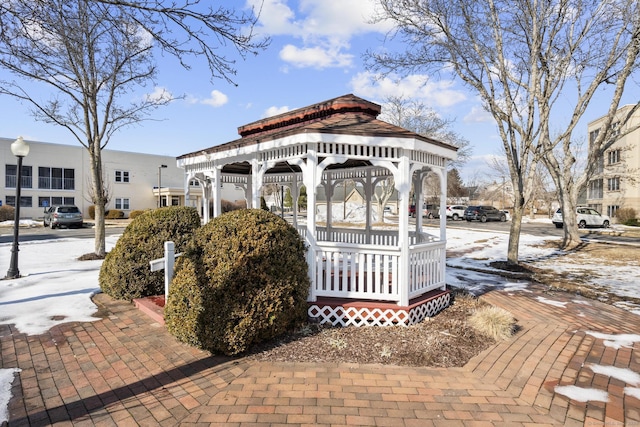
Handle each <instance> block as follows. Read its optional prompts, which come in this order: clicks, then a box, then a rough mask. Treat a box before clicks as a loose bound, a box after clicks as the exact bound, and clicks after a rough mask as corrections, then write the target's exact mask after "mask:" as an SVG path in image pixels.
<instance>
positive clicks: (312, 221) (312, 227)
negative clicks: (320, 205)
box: [299, 148, 322, 302]
mask: <svg viewBox="0 0 640 427" xmlns="http://www.w3.org/2000/svg"><path fill="white" fill-rule="evenodd" d="M299 166H300V169H302V182H303V183H304V185H305V187H307V232H306V242H307V244H308V245H309V250H308V251H307V265H308V266H309V279H310V280H311V288H310V289H309V296H308V297H307V300H308V301H310V302H315V301H317V299H318V297H317V295H316V291H315V290H316V270H317V264H316V251H317V243H316V187H317V186H318V184H319V183H320V182H319V181H320V177H321V176H322V170H321V169H320V168H319V167H318V153H317V152H316V150H314V149H312V148H309V150H308V151H307V161H306V163H303V162H300V163H299Z"/></svg>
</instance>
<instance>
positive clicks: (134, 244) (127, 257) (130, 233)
mask: <svg viewBox="0 0 640 427" xmlns="http://www.w3.org/2000/svg"><path fill="white" fill-rule="evenodd" d="M200 224H201V223H200V217H199V216H198V212H197V210H196V209H195V208H191V207H184V206H170V207H166V208H161V209H154V210H150V211H147V212H145V213H144V214H142V215H140V216H138V217H136V218H135V219H133V220H132V221H131V223H130V224H129V225H128V226H127V228H126V229H125V230H124V233H123V234H122V236H121V237H120V238H119V239H118V242H117V243H116V246H115V248H113V250H111V251H110V252H109V253H108V254H107V257H106V258H105V260H104V262H103V263H102V268H101V269H100V276H99V283H100V288H101V289H102V291H103V292H104V293H106V294H108V295H110V296H112V297H113V298H116V299H122V300H127V301H131V300H132V299H134V298H140V297H146V296H151V295H159V294H162V293H164V271H155V272H152V271H151V269H150V267H149V261H151V260H154V259H157V258H162V257H164V242H166V241H172V242H174V243H175V251H176V253H178V252H180V251H182V250H183V249H184V248H185V246H186V243H187V242H189V241H190V240H191V237H192V235H193V232H194V231H195V230H196V229H197V228H198V227H200Z"/></svg>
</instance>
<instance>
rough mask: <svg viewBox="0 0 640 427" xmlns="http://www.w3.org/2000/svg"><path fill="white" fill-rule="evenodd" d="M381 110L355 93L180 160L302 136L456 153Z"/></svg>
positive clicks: (265, 122)
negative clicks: (389, 140)
mask: <svg viewBox="0 0 640 427" xmlns="http://www.w3.org/2000/svg"><path fill="white" fill-rule="evenodd" d="M380 111H381V107H380V105H378V104H374V103H373V102H370V101H367V100H365V99H362V98H359V97H357V96H355V95H353V94H348V95H343V96H340V97H338V98H333V99H330V100H328V101H324V102H320V103H317V104H313V105H310V106H307V107H303V108H299V109H297V110H292V111H289V112H287V113H283V114H279V115H277V116H273V117H269V118H266V119H262V120H258V121H255V122H252V123H249V124H247V125H244V126H240V127H239V128H238V133H239V134H240V135H241V138H240V139H236V140H234V141H230V142H227V143H225V144H221V145H217V146H214V147H210V148H207V149H204V150H198V151H195V152H192V153H188V154H183V155H182V156H180V157H178V159H185V158H189V157H196V156H201V155H203V154H213V153H219V152H224V151H227V150H233V149H237V148H240V147H247V146H252V145H256V144H258V143H261V142H265V141H272V140H276V139H279V138H283V137H287V136H291V135H295V134H300V133H327V134H329V133H330V134H345V135H357V136H374V137H394V138H413V139H418V140H422V141H425V142H427V143H429V144H434V145H437V146H441V147H446V148H448V149H453V150H457V148H456V147H455V146H452V145H449V144H445V143H443V142H440V141H437V140H434V139H431V138H427V137H424V136H422V135H418V134H416V133H414V132H411V131H408V130H406V129H403V128H401V127H398V126H395V125H392V124H390V123H387V122H384V121H382V120H378V119H377V116H378V115H379V114H380Z"/></svg>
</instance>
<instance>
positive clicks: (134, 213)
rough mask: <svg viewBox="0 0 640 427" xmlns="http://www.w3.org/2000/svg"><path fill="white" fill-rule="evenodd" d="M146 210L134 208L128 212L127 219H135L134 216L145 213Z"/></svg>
mask: <svg viewBox="0 0 640 427" xmlns="http://www.w3.org/2000/svg"><path fill="white" fill-rule="evenodd" d="M145 212H146V211H141V210H134V211H131V212H129V219H135V218H136V217H138V216H140V215H142V214H143V213H145Z"/></svg>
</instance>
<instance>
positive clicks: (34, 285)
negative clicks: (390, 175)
mask: <svg viewBox="0 0 640 427" xmlns="http://www.w3.org/2000/svg"><path fill="white" fill-rule="evenodd" d="M347 207H348V213H347V218H346V221H354V222H360V221H362V218H363V212H362V210H361V209H356V208H354V207H352V206H347ZM342 208H343V207H342V206H334V221H336V222H338V221H345V219H343V218H342V213H343V209H342ZM336 216H339V217H338V218H336ZM319 217H322V213H321V214H320V215H319ZM319 220H320V219H319ZM393 220H394V216H393V215H388V216H387V214H385V222H393ZM395 220H396V221H397V217H396V219H395ZM545 222H547V223H548V220H546V221H545ZM2 225H4V226H5V227H3V228H1V229H0V233H2V234H4V235H11V234H12V229H11V227H10V226H11V222H9V224H7V223H0V226H2ZM549 225H550V224H549ZM7 226H8V227H7ZM31 226H35V224H34V223H33V222H29V221H21V227H31ZM430 230H431V231H430ZM64 231H65V230H64V229H62V230H59V232H60V233H63V232H64ZM426 231H427V232H432V233H433V234H437V232H438V231H437V228H431V229H429V228H427V230H426ZM117 238H118V236H112V237H107V251H109V250H110V249H111V248H113V246H114V245H115V243H116V241H117ZM545 240H549V238H543V237H536V236H530V235H525V234H523V235H522V236H521V239H520V251H519V254H520V259H522V260H523V261H527V262H535V263H541V265H543V266H544V267H545V268H553V269H555V270H556V271H569V270H570V269H579V268H580V266H579V265H570V264H568V263H566V262H563V257H562V256H554V255H558V253H557V250H554V249H550V248H549V246H544V245H542V244H543V243H544V242H545ZM507 243H508V234H506V233H498V232H483V231H473V230H461V229H453V228H449V229H447V249H448V250H449V251H450V252H451V253H457V254H459V255H456V256H453V257H449V258H447V265H448V267H447V276H446V281H447V284H448V285H450V286H455V287H459V288H465V289H468V290H469V291H470V292H472V293H481V292H484V291H486V290H487V289H500V290H504V291H507V292H513V291H526V290H527V285H528V284H527V283H526V282H524V281H518V280H509V279H505V278H503V277H501V276H498V275H495V274H491V273H492V269H491V268H490V267H489V263H490V262H491V261H495V260H504V259H505V258H506V252H507ZM93 245H94V241H93V239H72V238H68V239H59V240H43V241H30V242H23V243H20V246H19V248H20V251H19V269H20V273H21V274H22V276H23V277H21V278H18V279H14V280H0V323H1V324H14V325H15V329H17V330H18V331H20V332H22V333H26V334H29V335H37V334H41V333H43V332H45V331H47V330H48V329H50V328H51V327H53V326H54V325H57V324H60V323H64V322H75V321H80V322H86V321H95V320H98V319H97V318H95V317H92V315H93V314H94V313H95V311H96V306H95V305H94V304H93V302H92V301H91V296H92V295H93V294H94V293H96V292H99V286H98V274H99V270H100V265H101V261H78V260H77V258H78V257H79V256H81V255H83V254H86V253H90V252H93ZM10 257H11V244H10V243H5V244H0V275H3V274H4V272H5V271H6V270H7V269H8V267H9V263H10ZM585 263H587V261H585ZM588 268H589V269H593V270H596V271H597V270H600V271H603V272H606V276H604V277H599V278H598V284H599V285H600V286H602V285H603V280H605V279H606V282H604V283H605V284H606V285H607V286H608V287H609V289H610V291H611V292H613V293H617V294H619V295H621V296H633V297H636V298H640V266H620V268H616V269H611V268H607V266H604V265H593V264H591V265H588ZM542 302H544V303H547V304H555V302H554V301H553V300H547V301H542ZM556 305H557V304H556ZM638 314H640V311H638ZM587 333H588V334H590V335H592V336H594V338H596V339H603V340H605V344H607V345H612V346H624V345H629V343H630V345H633V343H634V342H638V341H640V336H618V337H615V336H609V335H605V334H601V333H599V332H594V331H591V332H587ZM596 369H599V370H600V372H601V373H603V374H607V375H610V376H619V375H622V374H621V373H620V372H618V371H615V370H607V369H606V368H596ZM18 372H19V370H17V369H12V368H9V369H2V370H0V423H2V422H3V421H6V420H7V416H8V415H7V414H6V405H7V404H8V401H9V397H10V394H9V393H10V389H11V383H12V381H13V378H14V375H18ZM594 372H595V371H594ZM631 374H633V373H631ZM631 374H629V373H627V377H629V378H633V381H631V382H630V387H627V389H628V390H627V389H625V393H627V394H629V395H639V394H640V389H638V388H637V386H638V381H637V379H636V377H635V376H632V375H631ZM635 375H637V374H635ZM556 391H557V392H558V393H561V394H565V395H567V396H569V397H571V398H574V397H572V396H576V397H575V399H576V400H581V399H587V400H604V399H606V392H605V394H602V392H601V391H599V390H584V389H578V388H576V387H565V388H560V387H559V388H557V389H556Z"/></svg>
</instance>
